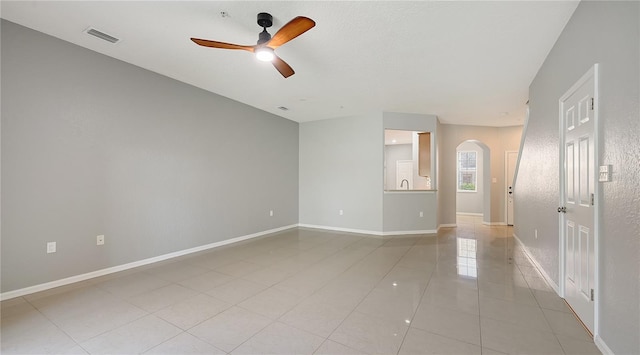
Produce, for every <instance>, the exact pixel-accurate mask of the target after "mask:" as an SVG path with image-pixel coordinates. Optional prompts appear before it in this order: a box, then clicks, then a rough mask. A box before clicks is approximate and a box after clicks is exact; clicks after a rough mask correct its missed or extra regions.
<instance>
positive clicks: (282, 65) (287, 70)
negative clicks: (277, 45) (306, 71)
mask: <svg viewBox="0 0 640 355" xmlns="http://www.w3.org/2000/svg"><path fill="white" fill-rule="evenodd" d="M271 63H272V64H273V66H274V67H276V69H277V70H278V71H279V72H280V74H282V76H284V77H285V78H288V77H290V76H291V75H293V74H295V73H296V72H294V71H293V68H291V66H289V64H287V63H286V62H285V61H284V60H282V59H280V57H278V56H275V57H274V58H273V61H272V62H271Z"/></svg>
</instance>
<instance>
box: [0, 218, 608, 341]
mask: <svg viewBox="0 0 640 355" xmlns="http://www.w3.org/2000/svg"><path fill="white" fill-rule="evenodd" d="M511 235H512V230H511V228H509V227H496V226H491V227H489V226H485V225H482V224H481V223H480V221H479V219H478V218H475V217H460V218H459V220H458V227H456V228H447V229H443V230H441V232H440V233H438V235H437V236H404V237H403V236H398V237H394V238H385V239H383V238H375V237H370V236H363V235H356V234H346V233H337V232H327V231H320V230H310V229H292V230H288V231H284V232H281V233H278V234H275V235H271V236H268V237H264V238H260V239H254V240H251V241H247V242H243V243H238V244H234V245H230V246H227V247H223V248H219V249H215V250H212V251H209V252H203V253H199V254H197V255H190V256H185V257H181V258H178V259H173V260H170V261H165V262H161V263H157V264H154V265H150V266H145V267H142V268H138V269H135V270H128V271H126V272H121V273H118V274H112V275H108V276H104V277H101V278H97V279H93V280H89V281H85V282H81V283H77V284H73V285H68V286H64V287H60V288H56V289H52V290H48V291H44V292H40V293H37V294H32V295H28V296H25V297H20V298H16V299H11V300H7V301H4V302H2V323H1V324H2V326H1V329H0V330H1V332H0V335H1V337H2V338H1V351H2V353H3V354H42V353H55V354H86V353H90V354H102V353H109V354H137V353H145V354H190V353H193V354H195V353H200V354H224V353H231V354H257V353H269V354H311V353H315V354H374V353H375V354H436V353H437V354H503V353H518V354H523V353H532V354H536V353H537V354H599V351H598V349H597V348H596V347H595V345H594V344H593V342H592V341H591V340H590V338H589V336H588V335H587V333H586V332H585V331H584V329H582V327H581V325H580V324H579V323H578V321H577V320H576V319H575V318H574V317H573V315H572V314H571V312H570V310H569V309H568V308H567V306H566V305H565V304H564V302H563V301H562V300H561V299H560V298H559V297H558V296H557V295H555V293H553V291H552V290H551V289H550V288H548V287H547V286H546V284H545V282H544V280H543V279H542V278H541V277H540V275H539V274H538V272H537V270H536V269H535V268H534V267H533V266H532V265H531V264H530V263H529V261H528V259H527V258H526V256H525V255H524V254H523V253H522V252H521V251H519V250H518V249H517V248H516V247H515V245H514V244H515V243H514V239H513V238H512V237H511Z"/></svg>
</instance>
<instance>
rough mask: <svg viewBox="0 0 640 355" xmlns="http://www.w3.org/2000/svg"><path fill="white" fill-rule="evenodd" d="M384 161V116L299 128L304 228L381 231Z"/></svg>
mask: <svg viewBox="0 0 640 355" xmlns="http://www.w3.org/2000/svg"><path fill="white" fill-rule="evenodd" d="M383 158H384V131H383V128H382V113H372V114H369V115H364V116H354V117H345V118H339V119H329V120H321V121H313V122H305V123H301V124H300V224H303V225H314V226H325V227H337V228H346V229H355V230H361V231H373V232H380V231H382V190H383V188H384V187H383V166H382V164H383ZM339 210H343V212H344V214H343V215H342V216H341V215H339V213H338V212H339Z"/></svg>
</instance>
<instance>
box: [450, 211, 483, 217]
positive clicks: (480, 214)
mask: <svg viewBox="0 0 640 355" xmlns="http://www.w3.org/2000/svg"><path fill="white" fill-rule="evenodd" d="M456 215H458V216H474V217H482V216H484V213H475V212H456Z"/></svg>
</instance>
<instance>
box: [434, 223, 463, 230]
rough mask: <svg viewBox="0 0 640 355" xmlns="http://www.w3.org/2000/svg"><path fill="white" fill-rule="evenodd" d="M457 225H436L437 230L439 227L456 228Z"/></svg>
mask: <svg viewBox="0 0 640 355" xmlns="http://www.w3.org/2000/svg"><path fill="white" fill-rule="evenodd" d="M457 226H458V225H457V224H455V223H449V224H441V225H439V226H438V230H440V228H456V227H457Z"/></svg>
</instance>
